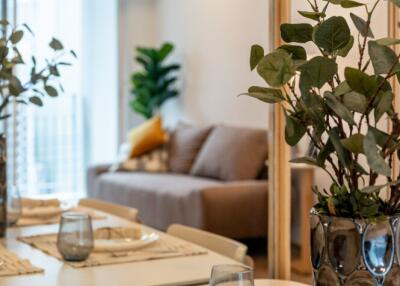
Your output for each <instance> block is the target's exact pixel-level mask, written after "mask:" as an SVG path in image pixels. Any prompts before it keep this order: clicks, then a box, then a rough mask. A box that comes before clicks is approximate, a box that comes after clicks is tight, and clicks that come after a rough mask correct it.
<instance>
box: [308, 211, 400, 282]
mask: <svg viewBox="0 0 400 286" xmlns="http://www.w3.org/2000/svg"><path fill="white" fill-rule="evenodd" d="M399 222H400V215H395V216H387V217H382V218H377V219H352V218H341V217H332V216H324V215H319V214H318V213H317V212H316V211H315V210H312V211H311V215H310V227H311V262H312V267H313V285H314V286H342V285H343V286H398V285H400V271H399V265H400V244H399V243H400V227H399Z"/></svg>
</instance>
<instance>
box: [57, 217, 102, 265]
mask: <svg viewBox="0 0 400 286" xmlns="http://www.w3.org/2000/svg"><path fill="white" fill-rule="evenodd" d="M93 245H94V242H93V230H92V220H91V218H90V216H89V215H88V214H85V213H79V212H66V213H63V214H62V215H61V221H60V229H59V231H58V237H57V248H58V251H59V252H60V254H61V255H62V257H63V258H64V260H67V261H84V260H86V259H87V258H88V257H89V255H90V253H91V252H92V250H93Z"/></svg>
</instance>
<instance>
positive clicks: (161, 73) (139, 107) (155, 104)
mask: <svg viewBox="0 0 400 286" xmlns="http://www.w3.org/2000/svg"><path fill="white" fill-rule="evenodd" d="M173 49H174V46H173V45H172V44H171V43H165V44H163V45H162V47H161V48H160V49H154V48H141V47H139V48H137V49H136V51H137V53H138V55H137V56H136V61H137V62H138V63H139V64H140V65H142V66H143V70H142V71H139V72H136V73H134V74H133V75H132V79H131V80H132V85H133V89H132V96H133V99H132V101H131V102H130V106H131V108H132V110H133V111H135V112H137V113H139V114H141V115H142V116H144V117H145V118H151V117H153V115H154V114H155V113H157V111H158V109H159V108H160V107H161V106H162V105H163V104H164V102H165V101H167V100H168V99H170V98H173V97H176V96H178V95H179V92H178V90H177V89H175V88H174V83H175V82H176V80H177V77H176V76H174V75H173V73H174V72H175V71H177V70H179V69H180V65H179V64H167V63H165V60H166V58H167V57H168V56H169V55H170V54H171V52H172V51H173ZM171 74H172V75H171Z"/></svg>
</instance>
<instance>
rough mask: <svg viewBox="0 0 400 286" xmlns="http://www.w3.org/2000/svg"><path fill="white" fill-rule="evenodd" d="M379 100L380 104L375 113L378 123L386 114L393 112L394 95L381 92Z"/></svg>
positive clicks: (388, 92) (389, 92)
mask: <svg viewBox="0 0 400 286" xmlns="http://www.w3.org/2000/svg"><path fill="white" fill-rule="evenodd" d="M377 98H378V104H377V106H376V107H375V111H374V117H375V122H378V121H379V120H380V119H381V118H382V116H383V115H384V114H385V113H388V112H389V111H390V110H391V107H392V102H393V93H392V92H391V91H386V92H380V93H379V95H378V97H377Z"/></svg>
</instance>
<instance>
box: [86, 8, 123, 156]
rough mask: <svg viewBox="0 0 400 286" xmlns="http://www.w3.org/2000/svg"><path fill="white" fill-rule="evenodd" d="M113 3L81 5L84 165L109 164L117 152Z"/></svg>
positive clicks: (116, 54) (115, 35)
mask: <svg viewBox="0 0 400 286" xmlns="http://www.w3.org/2000/svg"><path fill="white" fill-rule="evenodd" d="M117 8H118V5H117V2H116V1H109V0H85V1H84V17H83V19H84V25H83V26H84V28H85V31H84V39H83V41H84V43H83V47H84V50H83V55H82V57H81V59H82V60H83V62H84V63H83V67H84V74H83V90H84V97H85V104H86V106H85V111H86V114H85V119H86V126H85V134H86V138H87V140H86V142H87V144H88V148H87V151H88V153H87V162H88V163H89V164H96V163H103V162H112V161H113V160H114V159H115V156H116V153H117V148H118V121H117V116H116V114H118V68H117V67H118V38H117V27H118V26H117V19H118V18H117V17H118V9H117Z"/></svg>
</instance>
